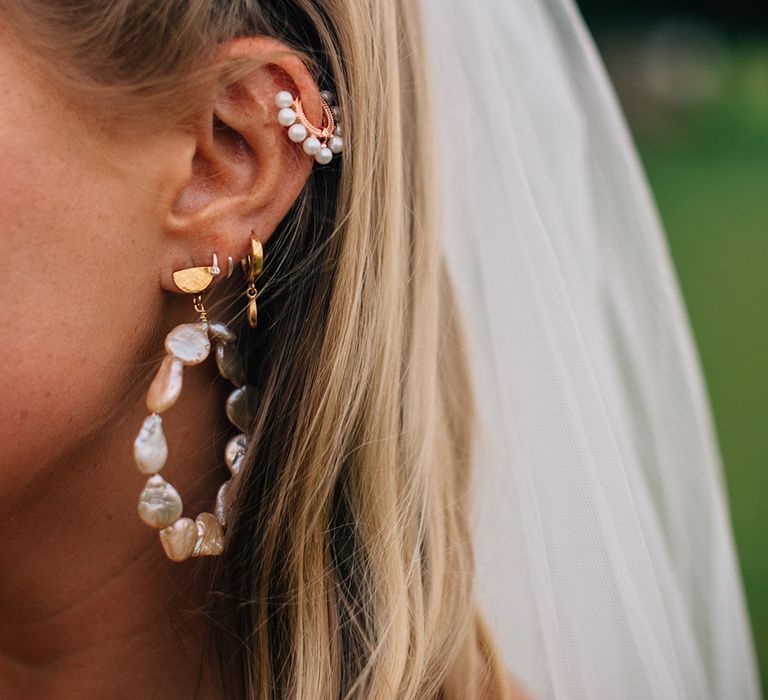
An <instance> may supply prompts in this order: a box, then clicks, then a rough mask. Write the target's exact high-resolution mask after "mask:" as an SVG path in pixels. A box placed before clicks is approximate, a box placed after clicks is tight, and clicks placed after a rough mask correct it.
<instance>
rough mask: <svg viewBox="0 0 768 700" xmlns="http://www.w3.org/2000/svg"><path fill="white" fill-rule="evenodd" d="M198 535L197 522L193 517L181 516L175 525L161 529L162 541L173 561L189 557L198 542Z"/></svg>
mask: <svg viewBox="0 0 768 700" xmlns="http://www.w3.org/2000/svg"><path fill="white" fill-rule="evenodd" d="M197 537H198V533H197V523H196V522H195V521H194V520H192V518H179V519H178V520H177V521H176V522H175V523H173V525H169V526H168V527H166V528H163V529H162V530H160V543H161V544H162V545H163V549H164V550H165V553H166V555H167V556H168V558H169V559H170V560H172V561H184V560H185V559H189V557H191V556H192V552H193V551H194V549H195V545H196V544H197Z"/></svg>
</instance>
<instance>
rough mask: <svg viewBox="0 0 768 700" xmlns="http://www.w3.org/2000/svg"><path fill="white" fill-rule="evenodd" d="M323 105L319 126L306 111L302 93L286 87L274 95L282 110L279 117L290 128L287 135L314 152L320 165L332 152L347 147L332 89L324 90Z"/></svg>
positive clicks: (323, 163) (330, 157) (309, 152)
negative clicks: (290, 90)
mask: <svg viewBox="0 0 768 700" xmlns="http://www.w3.org/2000/svg"><path fill="white" fill-rule="evenodd" d="M320 100H321V103H322V108H323V126H322V127H317V126H315V125H314V124H312V122H310V121H309V119H308V118H307V115H306V114H305V113H304V108H303V106H302V104H301V98H300V97H294V96H293V95H292V94H291V93H290V92H288V91H287V90H281V91H280V92H278V93H277V95H275V104H276V105H277V107H278V109H279V111H278V113H277V121H278V122H279V123H280V124H281V125H282V126H284V127H287V129H288V138H289V139H291V141H293V142H294V143H300V144H301V145H302V148H303V149H304V153H306V154H307V155H308V156H312V157H313V158H314V159H315V162H317V163H319V164H320V165H327V164H328V163H330V162H331V160H333V156H334V155H337V154H339V153H341V152H342V150H344V141H343V139H342V138H341V125H340V124H339V117H340V113H339V108H338V107H336V106H334V105H333V102H334V96H333V93H331V92H329V91H328V90H323V91H322V92H321V93H320Z"/></svg>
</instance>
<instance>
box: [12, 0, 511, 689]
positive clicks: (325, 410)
mask: <svg viewBox="0 0 768 700" xmlns="http://www.w3.org/2000/svg"><path fill="white" fill-rule="evenodd" d="M10 5H12V6H13V10H12V14H13V18H14V19H17V20H19V22H20V23H21V24H24V25H26V26H34V30H35V31H34V32H31V33H30V36H31V37H33V38H32V40H33V41H34V42H35V45H36V46H37V47H38V48H39V50H40V51H41V52H42V53H43V54H44V55H47V56H48V57H49V58H51V59H55V61H56V63H55V65H56V66H57V69H58V70H59V71H60V72H61V75H60V76H59V77H60V79H61V80H67V79H69V83H68V88H67V89H70V90H71V91H73V92H74V93H76V94H77V95H79V96H80V97H81V98H82V99H91V100H94V101H96V102H97V103H98V105H99V106H100V108H103V109H114V110H119V111H120V114H121V123H127V122H126V120H130V119H131V118H135V119H136V120H145V119H147V118H151V119H155V120H161V119H162V120H164V121H165V122H166V123H169V122H171V121H174V122H178V123H182V122H183V121H184V119H186V118H187V117H189V116H190V115H192V114H193V113H194V110H195V109H196V107H197V106H199V100H200V95H201V89H200V86H201V84H203V82H204V81H206V80H210V79H213V72H212V69H211V61H212V59H213V58H214V57H215V55H216V47H217V46H219V45H220V44H221V43H222V42H225V41H227V40H229V39H232V38H234V37H237V36H243V35H268V36H272V37H276V38H278V39H280V40H281V41H283V42H285V43H286V44H287V45H288V46H289V47H291V49H292V50H294V51H296V52H298V53H299V54H301V56H302V57H303V59H304V60H305V61H306V62H307V65H308V66H309V67H310V69H311V70H312V72H313V73H314V76H315V78H316V80H317V82H318V84H319V86H320V88H321V89H332V90H333V91H334V92H335V93H336V95H337V96H338V99H339V102H340V106H341V109H342V112H343V114H344V117H345V118H344V128H345V140H346V142H347V148H346V152H345V155H344V157H343V159H342V164H341V165H339V164H337V163H336V161H334V164H332V165H330V166H325V167H324V168H322V169H316V170H315V172H314V173H313V174H312V176H311V178H310V181H309V182H308V184H307V186H306V188H305V190H304V191H303V193H302V194H301V196H300V198H299V200H298V201H297V202H296V204H295V206H294V207H293V208H292V210H291V212H290V213H289V215H288V216H287V217H286V218H285V220H284V221H283V222H282V224H281V225H280V228H279V230H278V231H276V232H275V233H274V235H273V236H272V237H271V238H270V240H269V243H268V246H267V255H266V258H265V259H266V266H265V268H264V273H263V275H262V278H261V279H262V288H261V290H260V306H259V313H260V322H259V328H258V329H257V330H256V331H254V332H251V333H246V334H245V335H244V337H245V338H246V342H245V344H244V345H245V347H243V348H241V349H242V350H243V351H244V353H245V355H246V360H247V370H248V375H249V376H248V383H249V385H254V386H256V387H257V388H258V396H259V402H258V406H257V407H256V419H255V422H254V425H253V429H252V432H251V434H250V436H249V445H250V447H249V451H248V454H247V456H246V461H245V463H244V465H243V467H242V470H241V476H240V477H239V485H238V490H237V496H236V502H235V503H234V504H233V512H232V516H231V520H230V523H229V525H228V529H227V535H226V538H227V542H226V549H225V552H224V554H223V555H222V556H221V557H219V558H218V559H217V561H216V562H215V564H214V569H215V570H214V572H213V580H212V581H211V582H210V587H211V589H210V590H211V595H210V601H211V605H210V610H209V613H210V615H211V616H212V619H213V622H214V623H215V624H213V625H212V630H211V634H212V635H213V636H212V638H211V649H212V650H213V652H214V653H211V654H206V666H207V672H209V673H211V674H213V677H214V678H218V679H220V680H221V683H222V687H223V690H224V692H225V693H226V694H227V697H247V698H288V697H290V698H301V699H306V700H317V699H319V698H323V699H325V698H337V697H338V698H349V697H364V698H373V699H377V698H381V699H389V698H425V699H426V698H435V697H440V698H445V699H446V700H447V699H448V698H474V697H483V698H487V697H501V696H503V695H504V690H503V687H504V682H503V677H502V673H501V671H500V668H499V664H498V663H497V661H496V654H495V652H494V649H493V644H492V642H491V641H490V639H489V637H488V635H487V633H486V631H485V627H484V625H483V623H482V620H481V618H480V616H479V615H478V613H477V610H476V606H475V603H474V596H473V560H472V548H471V543H470V532H469V527H468V518H467V507H466V506H467V504H466V501H467V492H468V485H469V476H470V474H469V471H470V470H469V466H470V453H471V447H472V435H473V429H474V418H473V415H474V414H473V406H472V395H471V390H470V383H469V378H468V370H467V366H466V360H465V354H464V353H465V350H464V343H463V339H462V329H461V326H460V322H459V319H458V318H457V309H456V307H455V305H454V297H453V289H452V286H451V283H450V280H449V277H448V274H447V272H446V269H445V264H444V262H443V259H442V257H441V255H440V249H439V239H438V222H437V218H436V213H435V211H434V210H433V207H434V203H435V202H436V199H437V198H436V196H435V192H434V191H433V188H434V182H435V181H436V179H437V178H436V170H435V166H434V163H433V156H432V153H431V149H430V146H431V139H432V133H433V132H432V130H431V115H430V104H429V88H428V86H429V80H428V76H427V73H426V66H425V64H426V60H425V56H424V44H423V41H422V38H421V34H420V18H419V17H418V7H419V4H418V3H417V2H414V0H262V1H260V2H259V1H257V0H232V1H230V2H225V1H224V0H114V1H110V2H107V1H106V0H71V1H68V2H62V1H61V0H47V1H46V0H27V2H24V3H10ZM22 15H23V16H22ZM238 70H242V71H247V70H248V66H247V65H245V66H240V68H238ZM235 77H236V76H233V79H235ZM148 115H149V116H148ZM337 160H338V159H337Z"/></svg>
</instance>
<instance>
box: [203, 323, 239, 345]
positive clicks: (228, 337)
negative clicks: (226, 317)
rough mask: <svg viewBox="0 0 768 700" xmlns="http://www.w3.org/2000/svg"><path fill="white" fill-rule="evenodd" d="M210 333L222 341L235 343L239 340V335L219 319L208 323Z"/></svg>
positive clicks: (212, 336) (215, 338)
mask: <svg viewBox="0 0 768 700" xmlns="http://www.w3.org/2000/svg"><path fill="white" fill-rule="evenodd" d="M208 333H209V335H210V336H211V338H213V339H214V340H218V341H219V342H221V343H234V342H235V341H236V340H237V336H236V335H235V334H234V333H233V332H232V331H231V330H229V328H228V327H227V325H226V324H224V323H220V322H218V321H213V323H209V324H208Z"/></svg>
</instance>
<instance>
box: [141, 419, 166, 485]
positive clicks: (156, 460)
mask: <svg viewBox="0 0 768 700" xmlns="http://www.w3.org/2000/svg"><path fill="white" fill-rule="evenodd" d="M133 456H134V458H135V459H136V464H137V466H138V467H139V470H140V471H142V472H144V473H145V474H156V473H157V472H159V471H160V470H161V469H162V468H163V466H164V465H165V461H166V460H167V459H168V443H167V442H166V440H165V435H164V434H163V419H162V418H160V416H158V415H154V414H153V415H151V416H147V418H146V419H145V420H144V423H142V425H141V430H140V431H139V434H138V436H137V437H136V440H135V441H134V443H133Z"/></svg>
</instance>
